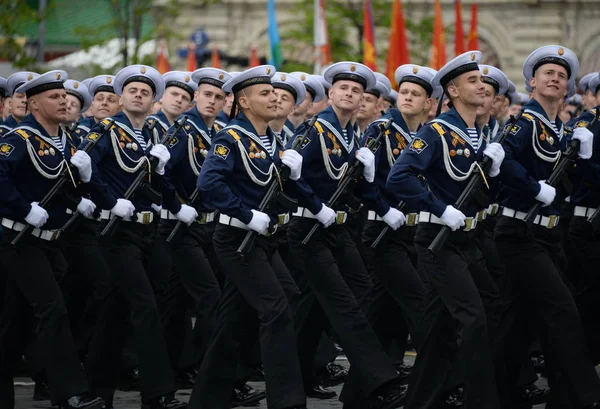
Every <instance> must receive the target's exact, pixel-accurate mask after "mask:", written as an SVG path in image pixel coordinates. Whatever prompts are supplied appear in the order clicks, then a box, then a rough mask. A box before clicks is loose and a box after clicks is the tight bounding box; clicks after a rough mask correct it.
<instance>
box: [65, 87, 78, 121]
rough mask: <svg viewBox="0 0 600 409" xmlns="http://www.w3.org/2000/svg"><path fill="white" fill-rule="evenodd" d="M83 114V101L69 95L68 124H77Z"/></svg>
mask: <svg viewBox="0 0 600 409" xmlns="http://www.w3.org/2000/svg"><path fill="white" fill-rule="evenodd" d="M80 112H81V101H79V99H77V97H75V96H73V95H71V94H67V122H75V121H77V119H78V118H79V113H80Z"/></svg>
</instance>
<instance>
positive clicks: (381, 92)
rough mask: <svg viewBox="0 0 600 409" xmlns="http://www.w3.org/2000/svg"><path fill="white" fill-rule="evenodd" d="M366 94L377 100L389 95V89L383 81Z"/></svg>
mask: <svg viewBox="0 0 600 409" xmlns="http://www.w3.org/2000/svg"><path fill="white" fill-rule="evenodd" d="M365 93H366V94H371V95H374V96H376V97H377V98H379V97H381V96H385V95H387V94H389V88H388V87H386V86H385V84H384V83H383V82H381V81H376V82H375V86H374V87H373V88H371V89H368V90H366V91H365Z"/></svg>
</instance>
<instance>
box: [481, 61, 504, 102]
mask: <svg viewBox="0 0 600 409" xmlns="http://www.w3.org/2000/svg"><path fill="white" fill-rule="evenodd" d="M479 71H480V72H481V75H482V79H481V80H482V81H483V82H485V83H486V84H489V85H491V86H492V87H494V90H496V95H504V94H505V93H506V91H508V77H507V76H506V74H505V73H504V72H502V70H499V69H498V68H496V67H493V66H491V65H480V66H479Z"/></svg>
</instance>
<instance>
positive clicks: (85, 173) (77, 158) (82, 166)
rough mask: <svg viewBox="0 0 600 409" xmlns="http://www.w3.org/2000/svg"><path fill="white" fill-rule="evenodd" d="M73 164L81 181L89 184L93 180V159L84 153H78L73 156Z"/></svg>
mask: <svg viewBox="0 0 600 409" xmlns="http://www.w3.org/2000/svg"><path fill="white" fill-rule="evenodd" d="M71 164H72V165H73V166H75V167H76V168H77V170H78V171H79V179H81V181H82V182H83V183H87V182H89V181H90V179H91V178H92V159H91V158H90V155H88V154H87V153H85V152H84V151H77V152H75V153H74V154H73V156H71Z"/></svg>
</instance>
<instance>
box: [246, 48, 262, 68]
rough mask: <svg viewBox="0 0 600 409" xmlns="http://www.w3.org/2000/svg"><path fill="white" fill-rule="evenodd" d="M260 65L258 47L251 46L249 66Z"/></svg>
mask: <svg viewBox="0 0 600 409" xmlns="http://www.w3.org/2000/svg"><path fill="white" fill-rule="evenodd" d="M259 65H260V59H259V58H258V53H257V51H256V47H250V58H249V59H248V67H249V68H252V67H258V66H259Z"/></svg>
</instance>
